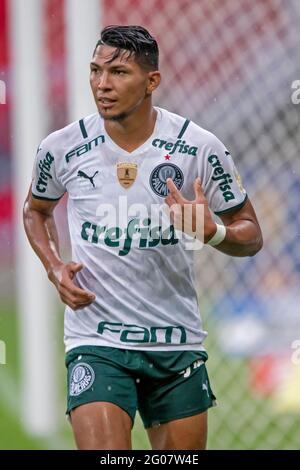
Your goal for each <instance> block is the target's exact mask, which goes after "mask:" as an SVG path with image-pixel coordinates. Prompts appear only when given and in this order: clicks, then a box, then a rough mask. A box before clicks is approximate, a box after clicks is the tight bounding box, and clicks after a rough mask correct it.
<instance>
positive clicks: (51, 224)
mask: <svg viewBox="0 0 300 470" xmlns="http://www.w3.org/2000/svg"><path fill="white" fill-rule="evenodd" d="M58 202H59V200H56V201H51V200H46V199H37V198H34V197H33V195H32V191H31V188H30V189H29V192H28V196H27V198H26V201H25V204H24V210H23V220H24V227H25V231H26V235H27V237H28V240H29V242H30V244H31V246H32V248H33V250H34V251H35V253H36V254H37V256H38V257H39V258H40V260H41V262H42V263H43V265H44V267H45V269H46V271H47V274H48V278H49V279H50V281H51V282H52V283H53V284H54V286H55V287H56V289H57V291H58V293H59V295H60V298H61V300H62V301H63V302H64V303H65V304H67V305H69V307H71V308H72V310H78V309H80V308H83V307H86V306H87V305H89V304H91V303H92V302H93V301H94V300H95V295H94V294H92V293H91V292H88V291H85V290H83V289H80V288H79V287H78V286H77V285H76V284H75V283H74V281H73V279H74V276H75V274H76V273H77V272H78V271H80V270H81V269H82V268H83V265H82V264H80V263H74V262H70V263H64V262H63V261H62V259H61V257H60V254H59V243H58V234H57V229H56V225H55V220H54V215H53V211H54V208H55V206H56V205H57V204H58Z"/></svg>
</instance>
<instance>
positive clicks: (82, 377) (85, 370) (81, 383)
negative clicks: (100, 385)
mask: <svg viewBox="0 0 300 470" xmlns="http://www.w3.org/2000/svg"><path fill="white" fill-rule="evenodd" d="M94 380H95V372H94V371H93V369H92V367H91V366H89V365H88V364H85V363H84V362H81V363H80V364H76V366H75V367H74V369H73V370H72V372H71V379H70V395H71V396H72V397H77V396H78V395H80V394H81V393H82V392H84V391H85V390H88V389H89V388H90V387H91V386H92V385H93V383H94Z"/></svg>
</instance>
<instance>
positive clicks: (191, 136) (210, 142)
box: [156, 108, 224, 149]
mask: <svg viewBox="0 0 300 470" xmlns="http://www.w3.org/2000/svg"><path fill="white" fill-rule="evenodd" d="M156 109H158V110H159V111H160V112H161V113H162V122H163V123H164V122H165V125H166V126H167V127H168V131H169V133H170V134H173V137H174V138H177V139H182V140H183V139H184V140H185V141H189V140H191V141H192V142H194V144H197V145H198V146H201V147H202V146H207V147H210V148H212V149H214V148H220V147H224V145H223V143H222V142H221V140H220V139H218V137H217V136H216V135H215V134H213V133H212V132H211V131H209V130H207V129H205V128H203V127H201V126H200V125H199V124H196V123H195V122H194V121H192V120H190V119H189V118H188V117H184V116H181V115H179V114H176V113H173V112H170V111H168V110H166V109H163V108H156Z"/></svg>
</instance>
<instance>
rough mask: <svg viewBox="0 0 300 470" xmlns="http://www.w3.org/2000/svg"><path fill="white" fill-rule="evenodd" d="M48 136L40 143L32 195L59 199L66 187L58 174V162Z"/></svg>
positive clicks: (40, 197)
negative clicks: (50, 146)
mask: <svg viewBox="0 0 300 470" xmlns="http://www.w3.org/2000/svg"><path fill="white" fill-rule="evenodd" d="M47 140H48V139H47V138H46V139H45V140H43V141H42V143H41V144H40V146H39V148H38V150H37V154H36V157H35V162H34V167H33V172H32V187H31V190H32V195H33V197H35V198H37V199H49V200H58V199H60V198H61V197H62V196H63V194H64V193H65V188H64V186H63V184H62V183H61V182H60V180H59V178H58V177H57V174H56V162H55V155H54V153H53V151H51V150H50V148H49V144H48V142H47Z"/></svg>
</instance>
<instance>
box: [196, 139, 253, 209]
mask: <svg viewBox="0 0 300 470" xmlns="http://www.w3.org/2000/svg"><path fill="white" fill-rule="evenodd" d="M203 157H204V158H203V161H202V164H203V165H204V168H203V172H201V173H202V175H203V174H204V175H205V179H204V193H205V196H206V198H207V200H208V203H209V207H210V209H211V210H212V211H213V212H214V213H215V214H216V215H221V214H225V213H226V212H230V211H233V210H237V209H239V208H241V207H242V206H243V205H244V204H245V202H246V200H247V193H246V190H245V189H244V187H243V183H242V179H241V176H240V174H239V173H238V171H237V168H236V166H235V164H234V162H233V159H232V157H231V155H230V153H229V152H228V150H227V149H226V147H225V146H224V144H223V143H222V142H221V141H220V140H219V139H218V138H217V137H216V136H215V135H213V134H210V136H209V139H208V144H207V145H206V148H205V151H204V155H203Z"/></svg>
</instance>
